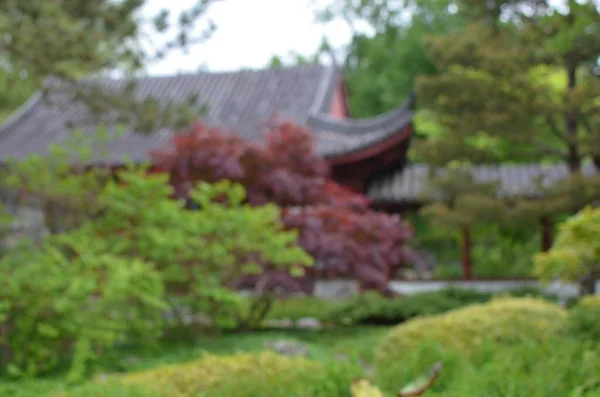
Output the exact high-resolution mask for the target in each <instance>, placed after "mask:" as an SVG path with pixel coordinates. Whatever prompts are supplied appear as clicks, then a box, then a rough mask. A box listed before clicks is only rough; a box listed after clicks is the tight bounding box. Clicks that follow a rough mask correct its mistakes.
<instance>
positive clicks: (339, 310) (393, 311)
mask: <svg viewBox="0 0 600 397" xmlns="http://www.w3.org/2000/svg"><path fill="white" fill-rule="evenodd" d="M492 296H493V295H492V294H490V293H486V292H477V291H473V290H467V289H452V288H449V289H444V290H440V291H434V292H423V293H419V294H415V295H409V296H406V297H396V298H386V297H383V296H381V295H379V294H377V293H370V292H368V293H365V294H362V295H359V296H357V297H355V298H352V299H349V300H348V301H346V302H344V303H343V304H338V305H336V306H335V307H332V309H331V310H330V312H329V319H330V320H331V321H333V322H336V323H340V324H399V323H402V322H404V321H406V320H408V319H411V318H413V317H417V316H426V315H432V314H439V313H444V312H447V311H450V310H454V309H458V308H460V307H463V306H467V305H470V304H472V303H481V302H487V301H488V300H490V299H491V298H492Z"/></svg>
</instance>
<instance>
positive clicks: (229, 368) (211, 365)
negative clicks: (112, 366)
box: [56, 352, 356, 397]
mask: <svg viewBox="0 0 600 397" xmlns="http://www.w3.org/2000/svg"><path fill="white" fill-rule="evenodd" d="M354 375H356V372H355V371H348V370H347V368H345V367H344V366H343V365H342V364H340V367H335V366H331V367H328V366H326V365H324V364H323V363H320V362H316V361H310V360H307V359H304V358H288V357H283V356H280V355H277V354H274V353H270V352H263V353H258V354H256V353H238V354H235V355H231V356H211V355H209V356H206V357H204V358H202V359H200V360H197V361H194V362H190V363H186V364H179V365H172V366H167V367H163V368H158V369H155V370H150V371H145V372H139V373H133V374H128V375H124V376H122V377H119V378H118V379H115V380H113V381H111V382H110V383H109V385H110V387H111V388H117V387H120V388H124V387H137V388H138V390H139V389H141V387H143V388H144V389H145V391H146V392H147V393H156V394H155V395H157V396H161V397H188V396H189V397H198V396H211V397H212V396H215V397H218V396H222V397H263V396H269V397H278V396H281V397H295V396H298V397H300V396H301V397H313V396H322V397H336V396H348V395H349V390H350V382H351V380H352V377H353V376H354ZM86 387H87V388H88V389H93V388H94V387H95V388H97V389H98V390H101V388H102V387H106V386H102V385H94V386H90V385H88V386H86ZM81 395H85V394H81V393H80V392H79V390H78V389H74V390H73V391H72V392H69V393H61V394H59V395H57V396H56V397H68V396H81ZM90 395H91V394H90ZM113 395H114V394H108V393H107V394H94V396H98V397H101V396H102V397H104V396H106V397H109V396H111V397H112V396H113ZM121 395H123V396H130V397H134V396H137V395H136V394H119V396H121ZM147 395H148V396H150V395H152V396H154V394H147ZM140 396H144V397H145V396H146V394H143V395H140Z"/></svg>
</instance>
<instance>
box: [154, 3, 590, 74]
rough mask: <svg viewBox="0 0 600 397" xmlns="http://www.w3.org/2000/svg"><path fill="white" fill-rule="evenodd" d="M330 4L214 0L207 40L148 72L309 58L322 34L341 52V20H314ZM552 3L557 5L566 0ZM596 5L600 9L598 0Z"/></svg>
mask: <svg viewBox="0 0 600 397" xmlns="http://www.w3.org/2000/svg"><path fill="white" fill-rule="evenodd" d="M146 1H147V2H146V5H145V6H144V7H145V8H144V15H147V16H154V15H156V14H157V13H158V12H159V11H160V10H161V9H162V8H165V7H166V8H168V9H169V10H170V11H171V13H172V15H173V16H176V15H178V14H179V13H180V12H181V11H182V10H185V9H189V7H191V6H192V5H193V4H194V2H195V0H146ZM332 1H333V0H214V3H213V4H212V5H210V7H209V9H208V12H207V14H206V15H205V17H207V18H210V19H212V20H213V21H214V23H215V24H216V25H217V30H216V32H215V33H214V35H213V36H212V37H211V38H210V39H209V40H208V41H207V42H205V43H202V44H198V45H196V46H194V47H192V48H191V49H190V51H189V53H188V54H187V55H186V54H184V53H182V52H181V51H171V52H170V53H169V55H168V57H167V58H166V59H165V60H163V61H161V62H160V63H156V64H152V65H149V66H148V68H147V71H148V73H150V74H153V75H165V74H166V75H171V74H176V73H177V72H180V71H181V72H189V71H196V70H198V69H199V68H201V67H203V68H207V69H208V70H211V71H230V70H237V69H240V68H252V69H256V68H263V67H265V66H266V65H267V63H268V62H269V60H270V59H271V58H272V57H273V56H274V55H279V56H282V57H284V58H285V56H286V55H288V54H289V53H290V52H292V51H294V52H297V53H300V54H302V55H312V54H314V53H315V52H316V51H317V49H318V47H319V45H320V43H321V39H322V38H323V37H324V36H325V37H327V38H328V40H329V42H330V43H331V44H332V45H333V47H334V48H342V47H343V46H345V45H346V44H347V43H348V42H349V41H350V38H351V31H350V28H349V26H348V25H347V24H346V23H345V22H344V21H342V20H337V21H333V22H331V23H328V24H327V25H323V24H319V23H317V22H316V21H315V10H317V9H323V8H324V7H326V6H327V4H330V3H331V2H332ZM551 3H553V4H554V5H555V6H559V5H561V4H564V3H565V0H552V1H551ZM598 3H599V6H600V0H598ZM356 27H357V26H355V28H356ZM358 28H360V29H361V30H363V29H368V28H367V27H365V26H358ZM340 61H341V60H340Z"/></svg>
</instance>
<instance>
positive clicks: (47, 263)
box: [0, 235, 167, 377]
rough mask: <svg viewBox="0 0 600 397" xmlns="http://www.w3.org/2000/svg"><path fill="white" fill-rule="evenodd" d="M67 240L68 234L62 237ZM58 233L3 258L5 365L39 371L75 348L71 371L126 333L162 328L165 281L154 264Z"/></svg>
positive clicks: (0, 299)
mask: <svg viewBox="0 0 600 397" xmlns="http://www.w3.org/2000/svg"><path fill="white" fill-rule="evenodd" d="M63 238H64V239H67V238H68V236H66V235H65V236H63ZM70 248H73V249H77V250H78V251H75V252H68V251H64V250H62V249H61V247H60V246H59V245H57V243H56V242H55V241H54V240H50V241H48V242H47V243H46V244H45V245H44V246H43V247H42V248H41V249H36V248H35V247H31V246H29V247H21V248H20V249H15V250H13V251H11V252H10V253H9V254H7V255H6V256H5V257H4V258H2V260H0V327H1V329H2V330H3V334H2V339H0V364H2V365H3V366H4V368H5V369H6V371H7V372H8V373H9V374H11V375H22V374H27V375H36V374H38V373H40V372H43V371H45V370H48V369H51V368H53V367H54V366H56V365H57V364H58V363H59V361H60V360H61V359H62V358H68V357H69V356H71V355H73V360H74V364H73V367H72V372H71V375H72V376H75V377H76V376H80V375H82V374H83V365H84V363H85V362H86V361H87V360H88V359H89V358H91V357H92V356H93V355H94V353H96V352H100V351H101V350H102V349H104V348H107V347H111V346H112V345H113V344H114V343H115V342H117V341H118V340H119V339H121V338H122V337H123V336H124V335H126V334H130V335H131V334H136V336H137V337H139V338H142V339H148V338H149V339H154V338H156V337H157V336H158V335H160V325H161V322H160V318H161V311H162V310H164V309H165V308H166V307H167V306H166V304H165V303H164V302H163V300H162V298H163V282H162V277H161V275H160V273H159V272H158V271H157V270H156V269H155V267H154V266H153V265H152V264H151V263H149V262H147V261H143V260H140V259H126V258H122V257H119V256H116V255H114V254H111V253H109V252H105V253H102V254H97V253H96V252H94V250H93V249H91V247H90V246H85V245H83V244H81V245H80V244H77V243H75V241H74V242H73V244H72V245H70Z"/></svg>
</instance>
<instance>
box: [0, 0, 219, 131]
mask: <svg viewBox="0 0 600 397" xmlns="http://www.w3.org/2000/svg"><path fill="white" fill-rule="evenodd" d="M145 3H146V2H145V1H144V0H120V1H112V0H96V1H88V0H28V1H21V0H0V32H2V33H1V34H0V36H1V40H0V61H1V62H2V68H3V69H4V70H6V71H7V72H8V73H17V74H21V73H27V74H28V75H29V76H32V77H33V78H36V79H38V80H39V81H43V80H44V79H46V78H47V77H53V78H55V79H58V80H60V83H61V84H60V85H59V87H60V89H61V90H68V91H69V92H70V94H73V93H74V94H75V95H76V96H77V97H78V98H79V99H80V100H82V101H83V102H85V103H86V104H87V105H89V107H90V109H92V110H93V113H94V114H95V115H98V116H100V115H104V114H107V113H108V112H109V109H110V110H115V109H116V110H119V111H120V113H122V115H123V116H126V118H127V121H128V122H140V123H142V124H144V122H146V124H147V122H148V121H156V123H157V124H161V123H165V122H168V123H174V122H176V121H177V120H176V117H175V114H177V113H178V112H179V113H185V112H183V109H180V108H177V109H174V107H168V109H162V108H160V107H158V106H157V105H156V103H155V102H154V101H146V103H144V104H139V103H137V104H135V105H134V104H133V103H134V102H135V100H134V96H133V86H134V83H133V81H134V79H133V78H132V77H133V75H134V74H135V72H139V71H140V70H142V69H143V67H144V66H146V65H147V64H148V63H149V62H151V61H153V60H156V59H160V58H162V57H164V56H165V55H166V53H167V51H169V50H171V49H174V48H181V47H183V48H187V47H188V46H189V45H191V44H193V43H195V42H197V41H199V40H204V39H205V38H206V37H207V34H208V33H210V32H211V31H212V27H213V26H212V24H210V23H207V25H206V26H204V28H203V29H201V32H198V31H197V30H198V29H197V23H198V22H199V20H200V18H201V17H202V16H203V14H204V12H205V10H206V8H207V6H208V4H209V3H210V0H197V2H196V3H195V5H194V6H193V7H191V8H190V9H188V10H185V11H184V12H183V13H181V15H179V16H178V18H177V19H176V21H175V22H174V21H173V19H174V18H173V17H172V16H171V15H170V13H169V12H168V10H163V11H161V12H160V13H159V14H158V15H156V16H155V17H153V18H144V17H143V15H142V7H143V6H144V4H145ZM150 39H152V41H160V42H162V44H161V45H160V46H149V45H148V44H149V40H150ZM149 48H150V49H149ZM112 71H120V72H122V73H124V74H125V75H126V76H129V77H130V78H129V79H128V80H131V81H132V83H130V84H127V87H125V88H124V89H122V90H120V91H119V92H109V91H107V90H100V89H98V86H97V85H96V84H95V83H94V82H92V81H88V82H87V83H86V84H81V79H82V77H89V76H98V75H102V74H104V73H106V72H112ZM59 87H57V85H49V84H45V85H44V86H43V88H44V89H45V90H46V91H48V90H50V89H53V90H55V91H57V90H58V89H59ZM157 112H158V113H159V114H160V115H161V116H162V117H157ZM146 116H148V117H146ZM144 127H147V125H144Z"/></svg>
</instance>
